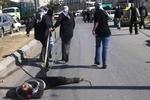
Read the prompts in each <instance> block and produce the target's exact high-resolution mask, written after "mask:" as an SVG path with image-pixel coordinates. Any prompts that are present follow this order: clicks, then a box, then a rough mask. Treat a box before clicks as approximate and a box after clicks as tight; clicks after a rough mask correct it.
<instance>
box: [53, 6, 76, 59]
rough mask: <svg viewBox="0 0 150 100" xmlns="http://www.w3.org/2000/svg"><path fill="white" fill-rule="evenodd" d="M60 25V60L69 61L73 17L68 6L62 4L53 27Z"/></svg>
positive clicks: (73, 24) (73, 23)
mask: <svg viewBox="0 0 150 100" xmlns="http://www.w3.org/2000/svg"><path fill="white" fill-rule="evenodd" d="M59 25H60V37H61V41H62V61H65V62H68V61H69V50H70V43H71V39H72V37H73V30H74V27H75V21H74V17H73V15H72V14H71V13H69V8H68V6H64V10H63V11H62V13H61V14H60V15H59V18H58V20H57V21H56V23H55V25H54V29H55V28H56V27H58V26H59Z"/></svg>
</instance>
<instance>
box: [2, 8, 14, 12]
mask: <svg viewBox="0 0 150 100" xmlns="http://www.w3.org/2000/svg"><path fill="white" fill-rule="evenodd" d="M11 12H15V10H14V9H4V10H3V13H11Z"/></svg>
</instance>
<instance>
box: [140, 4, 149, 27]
mask: <svg viewBox="0 0 150 100" xmlns="http://www.w3.org/2000/svg"><path fill="white" fill-rule="evenodd" d="M139 12H140V15H141V16H140V18H141V21H140V27H139V28H140V29H141V27H142V26H143V28H145V22H144V19H145V18H146V17H147V15H148V14H147V9H146V7H145V4H144V2H143V3H142V6H141V7H140V8H139Z"/></svg>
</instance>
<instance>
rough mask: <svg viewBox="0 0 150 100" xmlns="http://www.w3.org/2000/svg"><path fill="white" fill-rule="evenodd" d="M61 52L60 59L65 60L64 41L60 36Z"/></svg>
mask: <svg viewBox="0 0 150 100" xmlns="http://www.w3.org/2000/svg"><path fill="white" fill-rule="evenodd" d="M61 53H62V61H64V60H65V41H64V39H63V38H61Z"/></svg>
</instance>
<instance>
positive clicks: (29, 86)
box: [6, 77, 83, 100]
mask: <svg viewBox="0 0 150 100" xmlns="http://www.w3.org/2000/svg"><path fill="white" fill-rule="evenodd" d="M81 81H83V79H82V78H66V77H38V78H31V79H29V80H27V81H25V82H24V83H23V84H22V85H21V86H18V87H17V88H15V89H13V92H12V91H8V92H7V94H6V97H9V98H14V97H17V98H19V100H26V99H33V98H34V99H36V98H41V97H42V95H43V93H44V90H45V89H50V88H54V87H57V86H60V85H66V84H73V83H79V82H81ZM14 90H15V91H14Z"/></svg>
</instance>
